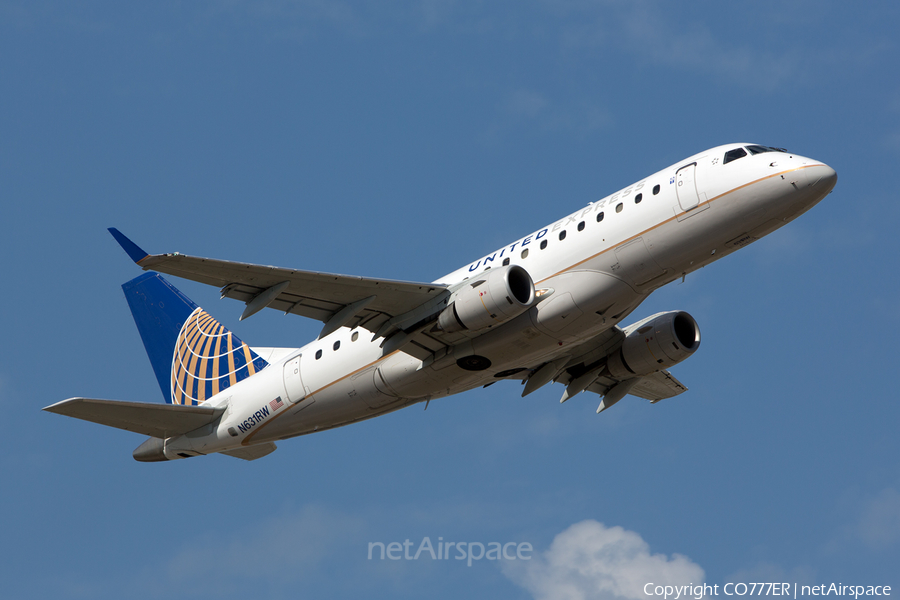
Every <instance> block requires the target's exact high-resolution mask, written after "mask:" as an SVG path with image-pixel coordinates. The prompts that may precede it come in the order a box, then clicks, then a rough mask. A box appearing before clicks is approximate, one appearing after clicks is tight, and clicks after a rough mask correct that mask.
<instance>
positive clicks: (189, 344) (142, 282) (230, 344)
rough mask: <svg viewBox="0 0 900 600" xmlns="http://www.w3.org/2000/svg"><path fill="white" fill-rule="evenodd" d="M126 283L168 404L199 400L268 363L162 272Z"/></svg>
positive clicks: (191, 402)
mask: <svg viewBox="0 0 900 600" xmlns="http://www.w3.org/2000/svg"><path fill="white" fill-rule="evenodd" d="M122 289H123V290H124V291H125V298H126V299H127V300H128V306H129V307H130V308H131V314H132V316H133V317H134V322H135V324H137V328H138V331H139V332H140V334H141V340H143V342H144V348H146V350H147V356H148V357H149V358H150V363H151V364H152V365H153V372H154V373H155V374H156V379H157V381H158V382H159V387H160V389H161V390H162V393H163V397H164V398H165V399H166V402H168V403H169V404H184V405H196V404H200V403H202V402H204V401H205V400H207V399H209V398H211V397H212V396H214V395H215V394H217V393H219V392H221V391H222V390H224V389H226V388H228V387H229V386H232V385H234V384H235V383H237V382H238V381H241V380H243V379H246V378H247V377H249V376H250V375H253V374H254V373H256V372H257V371H259V370H260V369H262V368H264V367H265V366H266V365H268V363H267V362H266V361H265V360H264V359H262V358H261V357H260V356H258V355H257V354H256V353H255V352H253V351H252V350H251V349H250V347H249V346H247V344H245V343H244V342H242V341H241V340H240V339H238V337H237V336H236V335H234V334H233V333H231V332H230V331H228V329H226V328H225V327H224V326H223V325H222V324H221V323H219V322H218V321H216V320H215V319H214V318H213V317H211V316H210V315H209V314H208V313H207V312H206V311H204V310H203V309H202V308H200V307H199V306H197V305H196V304H194V303H193V301H191V299H190V298H188V297H187V296H185V295H184V294H182V293H181V292H180V291H179V290H178V289H176V288H175V286H173V285H172V284H171V283H169V282H168V281H166V280H165V279H163V277H162V276H161V275H159V274H158V273H153V272H150V273H145V274H143V275H141V276H140V277H136V278H135V279H132V280H131V281H129V282H127V283H125V284H124V285H122Z"/></svg>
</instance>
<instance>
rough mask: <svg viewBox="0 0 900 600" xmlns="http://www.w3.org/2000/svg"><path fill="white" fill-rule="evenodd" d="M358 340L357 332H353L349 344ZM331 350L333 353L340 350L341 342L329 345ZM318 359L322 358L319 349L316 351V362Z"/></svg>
mask: <svg viewBox="0 0 900 600" xmlns="http://www.w3.org/2000/svg"><path fill="white" fill-rule="evenodd" d="M358 339H359V332H358V331H354V332H353V333H352V334H351V335H350V341H351V342H355V341H356V340H358ZM331 349H332V350H333V351H335V352H337V351H338V350H340V349H341V340H337V341H336V342H335V343H333V344H332V345H331ZM320 358H322V349H321V348H319V349H318V350H316V360H319V359H320Z"/></svg>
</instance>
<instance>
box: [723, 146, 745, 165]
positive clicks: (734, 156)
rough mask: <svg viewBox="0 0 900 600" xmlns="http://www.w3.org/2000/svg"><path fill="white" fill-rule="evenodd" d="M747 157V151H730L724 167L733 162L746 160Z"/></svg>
mask: <svg viewBox="0 0 900 600" xmlns="http://www.w3.org/2000/svg"><path fill="white" fill-rule="evenodd" d="M745 156H747V151H746V150H744V149H743V148H735V149H734V150H729V151H728V152H726V153H725V160H724V161H722V164H723V165H727V164H728V163H730V162H731V161H733V160H737V159H739V158H744V157H745Z"/></svg>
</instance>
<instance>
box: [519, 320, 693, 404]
mask: <svg viewBox="0 0 900 600" xmlns="http://www.w3.org/2000/svg"><path fill="white" fill-rule="evenodd" d="M625 335H626V331H625V330H623V329H622V328H620V327H612V328H610V329H608V330H606V331H604V332H603V333H601V334H599V335H598V336H596V337H594V338H593V339H591V340H590V341H588V342H586V343H584V344H582V345H581V346H580V347H579V348H577V349H576V351H575V352H573V356H572V358H570V359H569V360H568V361H567V362H566V363H565V366H562V365H557V370H556V372H555V373H556V374H555V375H553V379H554V380H555V381H560V382H561V383H565V384H566V390H565V392H563V395H562V398H561V399H560V402H565V401H566V400H567V399H569V398H571V397H572V396H574V395H576V394H578V393H580V392H582V391H588V392H593V393H595V394H598V395H599V396H603V398H604V400H603V401H602V402H601V403H600V408H599V409H598V411H597V412H601V411H602V410H604V409H606V408H608V407H610V406H612V405H613V404H615V403H616V402H618V401H619V399H621V398H622V397H623V396H625V395H626V394H631V395H632V396H637V397H639V398H644V399H645V400H649V401H650V402H651V404H655V403H657V402H659V401H660V400H665V399H666V398H671V397H673V396H677V395H678V394H681V393H683V392H686V391H687V387H686V386H685V385H684V384H682V383H681V382H680V381H678V380H677V379H676V378H675V377H674V376H673V375H672V374H671V373H669V372H668V371H667V370H665V369H663V370H660V371H656V372H655V373H651V374H650V375H643V376H640V377H637V376H636V377H633V378H631V379H617V378H615V377H612V376H611V375H610V373H609V371H608V370H607V369H606V363H607V361H608V359H609V357H610V356H611V355H612V354H614V353H615V352H617V351H618V350H619V347H620V346H621V345H622V342H623V341H624V340H625ZM552 364H553V363H548V365H552ZM539 373H540V370H537V371H536V372H535V375H536V376H537V375H538V374H539ZM547 375H549V373H548V374H547ZM547 375H545V377H546V379H549V377H548V376H547ZM538 385H542V383H540V382H538ZM525 393H529V392H528V385H527V384H526V392H525ZM523 395H524V394H523Z"/></svg>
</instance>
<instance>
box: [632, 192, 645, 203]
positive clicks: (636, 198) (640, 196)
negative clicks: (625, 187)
mask: <svg viewBox="0 0 900 600" xmlns="http://www.w3.org/2000/svg"><path fill="white" fill-rule="evenodd" d="M643 199H644V195H643V194H638V195H637V196H635V197H634V203H635V204H640V203H641V200H643Z"/></svg>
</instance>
